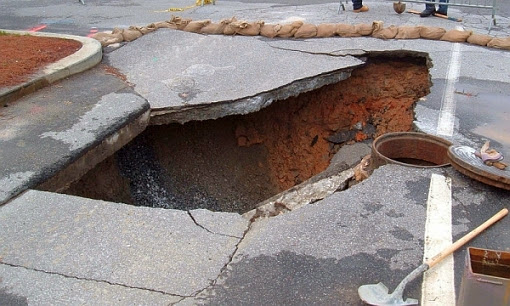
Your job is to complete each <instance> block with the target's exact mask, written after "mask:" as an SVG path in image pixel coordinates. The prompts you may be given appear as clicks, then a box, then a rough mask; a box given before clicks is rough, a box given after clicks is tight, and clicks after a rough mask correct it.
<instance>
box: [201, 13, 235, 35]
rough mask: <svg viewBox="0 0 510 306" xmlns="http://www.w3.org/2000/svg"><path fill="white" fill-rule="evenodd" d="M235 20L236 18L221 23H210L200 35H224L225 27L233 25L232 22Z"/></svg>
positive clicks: (223, 20)
mask: <svg viewBox="0 0 510 306" xmlns="http://www.w3.org/2000/svg"><path fill="white" fill-rule="evenodd" d="M233 19H235V17H233V18H231V19H222V20H220V23H210V24H208V25H206V26H205V27H203V28H202V29H200V33H204V34H223V31H224V30H225V27H226V26H227V24H229V23H231V22H232V20H233Z"/></svg>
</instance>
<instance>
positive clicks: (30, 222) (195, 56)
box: [0, 0, 510, 305]
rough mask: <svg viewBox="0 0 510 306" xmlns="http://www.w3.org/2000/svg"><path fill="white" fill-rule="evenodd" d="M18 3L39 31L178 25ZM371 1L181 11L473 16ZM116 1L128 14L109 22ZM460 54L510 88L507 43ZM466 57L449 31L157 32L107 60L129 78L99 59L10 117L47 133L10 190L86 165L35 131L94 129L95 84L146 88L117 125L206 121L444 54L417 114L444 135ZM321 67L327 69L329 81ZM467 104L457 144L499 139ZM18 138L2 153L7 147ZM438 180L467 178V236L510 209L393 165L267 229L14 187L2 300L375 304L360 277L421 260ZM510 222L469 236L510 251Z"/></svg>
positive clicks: (136, 9) (491, 192)
mask: <svg viewBox="0 0 510 306" xmlns="http://www.w3.org/2000/svg"><path fill="white" fill-rule="evenodd" d="M138 2H140V3H138ZM9 3H10V4H9V5H7V7H8V8H9V10H6V11H5V12H9V13H10V12H11V11H12V14H11V16H8V17H6V18H0V24H2V23H4V25H5V24H7V25H9V24H18V23H19V22H21V24H23V25H24V23H23V22H24V21H27V20H28V21H30V22H32V23H40V22H43V21H44V19H45V18H46V19H48V18H51V19H53V20H61V19H62V20H68V19H70V18H69V16H73V17H72V18H71V19H74V25H75V26H76V28H72V27H71V26H70V25H69V24H68V23H60V25H61V26H62V27H59V24H58V23H54V24H50V25H49V28H48V30H51V29H55V30H57V31H65V32H67V31H75V32H80V33H81V34H86V33H87V31H88V30H89V29H90V27H91V26H96V27H98V28H100V29H109V30H111V29H112V28H113V27H117V26H118V27H122V26H128V25H131V24H143V25H145V24H148V23H150V22H154V21H158V20H162V19H168V14H161V13H154V12H153V9H156V8H158V9H164V8H167V7H168V1H162V0H161V1H153V2H150V4H149V2H147V1H143V2H141V1H135V0H133V1H130V2H129V3H128V4H125V5H123V6H122V7H120V6H119V4H118V1H102V2H100V3H99V1H95V2H94V1H93V0H90V1H87V3H91V5H90V6H81V5H80V4H79V3H75V5H72V4H63V3H60V2H58V3H57V1H53V0H49V1H48V3H49V5H47V4H48V3H42V4H41V3H36V1H32V2H31V3H30V5H28V4H27V5H26V6H24V7H22V8H19V5H18V4H17V2H15V1H9ZM97 3H99V4H100V5H98V4H97ZM181 4H182V6H184V5H185V4H189V3H188V2H187V1H183V0H182V1H177V2H176V6H177V5H181ZM366 4H368V5H369V6H370V11H369V12H367V13H366V14H365V13H364V14H352V13H351V12H347V11H346V12H341V13H340V14H338V12H337V8H338V3H325V4H317V5H287V6H285V5H273V4H268V3H238V2H234V1H218V3H217V5H216V6H211V5H208V6H205V7H203V8H197V9H194V10H189V11H185V12H183V13H182V14H180V15H181V16H183V17H190V18H193V19H194V20H198V19H205V18H211V19H213V20H220V19H222V18H227V17H231V16H234V15H235V16H237V17H238V18H239V19H247V20H256V19H264V20H265V21H266V22H284V21H288V20H290V19H289V18H295V17H299V18H304V19H305V20H307V21H308V22H311V23H319V22H346V23H352V24H357V23H363V22H371V21H373V20H375V19H381V20H384V22H385V24H407V25H416V24H421V23H424V24H428V25H434V26H440V27H445V28H454V27H456V26H457V25H459V24H458V23H453V22H450V21H447V20H442V19H439V18H425V19H423V18H419V17H417V16H415V15H411V14H402V15H396V14H395V13H394V12H393V9H392V8H391V5H390V3H389V2H387V3H382V2H370V1H366ZM0 6H1V5H0ZM408 8H414V9H417V8H418V9H419V8H421V5H416V6H413V5H412V4H409V3H408ZM106 11H109V12H111V15H112V16H104V14H105V13H104V12H106ZM450 12H451V13H452V14H453V15H455V16H461V17H463V19H464V23H462V25H463V26H464V27H466V28H467V29H474V30H475V31H476V32H478V33H480V34H485V33H486V32H487V25H488V19H487V16H486V15H482V14H471V13H466V12H464V11H462V10H459V9H456V8H451V10H450ZM3 14H6V13H3ZM102 14H103V15H102ZM41 15H43V16H41ZM509 20H510V19H509V18H508V17H504V16H499V17H498V23H499V24H498V27H495V29H494V30H493V31H492V33H491V34H494V35H499V36H508V35H509V34H510V30H509V28H508V24H509ZM459 48H460V50H461V54H462V63H463V65H462V66H461V71H460V82H461V83H462V84H461V85H462V86H466V87H467V89H468V90H469V92H474V91H476V92H481V93H484V92H485V91H490V93H498V94H500V95H502V96H503V97H508V96H509V95H510V86H509V84H508V79H509V76H510V75H509V73H508V71H510V66H509V65H510V64H509V63H510V53H509V52H507V51H501V50H494V49H488V48H482V47H478V46H473V45H467V44H462V45H461V46H460V47H459ZM161 50H170V51H171V52H163V51H161ZM451 50H452V44H451V43H448V42H441V41H424V40H409V41H403V40H398V41H397V40H388V41H386V40H379V39H372V38H342V39H340V38H329V39H308V40H280V39H275V40H267V39H262V38H260V37H257V38H251V37H223V36H204V35H198V34H192V33H185V32H177V31H163V30H159V31H157V32H155V33H151V34H150V35H146V36H144V37H142V38H140V39H138V40H136V41H134V42H132V43H129V44H126V45H124V46H122V47H121V48H119V49H117V50H113V51H112V50H110V51H109V53H108V54H107V55H106V56H105V59H104V63H107V64H110V65H113V66H115V67H116V68H118V69H119V70H120V71H121V72H122V73H124V74H125V75H126V77H127V78H128V81H129V82H130V83H131V84H130V85H128V84H126V83H123V82H121V81H120V80H119V79H117V78H116V77H114V76H112V75H108V76H107V75H105V74H104V73H102V72H98V71H100V70H99V69H92V70H91V71H89V72H87V73H84V74H82V75H81V76H76V77H73V78H70V79H68V80H65V81H63V82H61V83H60V84H59V86H62V87H61V88H57V87H51V88H47V89H44V90H42V91H40V92H39V95H37V94H36V95H34V96H31V97H26V98H24V100H23V101H24V102H27V104H26V105H28V106H30V105H31V103H38V104H39V105H43V104H44V103H47V104H50V105H49V106H48V109H50V108H52V113H51V116H47V115H46V114H45V113H41V114H32V115H33V117H30V118H29V119H26V118H25V119H26V120H23V122H22V124H21V123H20V125H19V126H18V125H16V126H13V125H9V126H8V127H9V128H10V130H8V131H10V132H11V133H12V135H15V134H16V133H21V132H20V131H24V132H26V131H27V130H29V128H34V127H35V130H36V132H37V133H36V134H35V136H34V137H33V138H27V137H28V136H27V135H28V133H27V134H23V135H21V136H22V139H21V140H23V141H24V142H26V144H27V145H29V146H31V147H32V146H33V147H34V148H33V149H32V148H31V147H24V148H23V149H22V151H21V152H23V153H26V152H28V151H29V149H30V153H31V154H32V155H34V156H35V157H36V158H35V159H36V163H35V164H32V163H30V162H28V159H27V161H25V160H23V161H22V162H20V159H19V158H21V157H23V158H25V157H26V158H28V157H27V156H25V155H16V154H13V159H12V162H8V163H5V164H8V165H9V167H12V168H13V169H17V168H16V167H20V170H16V171H15V172H16V173H14V174H13V175H12V176H10V175H7V176H5V177H3V178H0V183H1V185H2V186H0V191H2V188H3V187H5V186H9V184H13V185H15V187H20V186H21V187H20V188H21V189H23V190H26V189H31V188H33V187H35V186H37V184H31V185H30V186H28V187H27V185H22V184H25V180H26V177H27V176H29V175H31V174H32V171H35V170H40V171H42V170H47V169H48V168H45V167H47V166H48V164H50V165H51V166H52V169H53V171H56V170H55V169H56V168H58V167H60V166H62V165H61V164H59V165H57V166H55V164H56V162H55V161H53V160H51V159H50V158H48V159H49V161H47V162H46V159H44V158H42V157H45V158H46V157H51V158H53V157H55V158H56V157H61V156H64V157H65V158H66V159H70V158H71V157H76V156H79V155H80V154H83V153H84V152H85V151H86V149H88V147H86V146H84V147H83V146H82V148H81V149H80V150H77V151H76V152H73V154H74V155H72V154H69V148H68V146H65V147H61V146H60V143H59V142H57V141H55V140H52V139H50V138H51V137H46V138H44V141H49V140H52V141H53V142H52V143H49V144H48V143H45V145H47V147H44V149H41V147H38V146H37V144H38V142H37V141H39V140H40V139H39V138H40V137H39V135H40V134H41V129H39V127H40V126H39V125H37V124H40V123H44V122H50V123H51V124H48V126H43V127H44V128H47V130H44V131H45V132H56V131H58V130H62V129H64V130H65V127H66V126H68V127H72V126H74V124H75V123H79V122H80V120H79V117H80V116H82V115H83V113H86V112H87V109H85V107H84V105H85V104H86V103H90V106H88V107H89V108H92V107H93V106H94V105H95V104H96V103H97V101H91V98H90V95H91V93H90V92H91V89H93V91H94V92H95V93H94V95H96V96H97V97H95V98H97V99H99V100H101V99H100V97H110V99H104V100H105V101H104V102H105V103H107V104H108V105H105V109H108V107H107V106H113V105H117V104H115V103H114V102H115V101H114V100H115V99H113V98H116V97H123V96H130V98H131V99H132V100H133V105H134V106H129V105H126V104H125V103H122V105H123V106H125V107H126V108H128V109H127V110H126V111H125V112H122V114H121V115H119V114H117V113H113V114H111V115H114V118H121V117H122V119H125V118H126V117H128V116H134V115H133V114H136V115H137V116H139V115H140V113H142V112H145V111H146V110H147V108H148V104H150V105H151V107H152V109H153V111H152V115H153V116H152V118H151V123H154V124H164V123H167V122H187V121H189V120H192V119H193V120H204V119H211V118H217V117H222V116H227V115H231V114H244V113H249V112H253V111H256V110H258V109H260V108H263V107H265V106H266V105H267V104H269V103H272V101H274V100H277V99H283V98H285V97H288V96H291V95H295V94H297V93H299V92H302V91H305V90H310V89H313V88H318V87H320V86H322V85H324V84H328V83H331V82H336V81H338V80H340V79H343V78H347V77H348V76H349V73H350V69H353V68H355V67H356V66H357V65H362V64H363V56H364V55H365V54H366V53H367V52H387V51H392V52H393V54H410V53H411V54H418V55H420V56H428V57H429V58H430V60H431V62H432V64H433V65H434V66H433V67H432V68H431V69H430V74H431V78H432V81H433V83H434V85H433V87H432V88H431V94H430V95H429V96H427V97H426V98H424V100H423V101H420V103H419V104H418V105H417V107H416V122H415V124H416V126H417V129H419V130H421V131H424V132H427V133H431V134H433V133H435V126H436V123H437V122H436V120H437V117H438V113H439V111H440V108H441V105H440V101H441V95H442V94H443V91H442V89H443V87H444V83H445V77H446V75H447V69H448V65H449V60H450V55H451ZM318 74H320V75H321V78H315V76H316V75H318ZM112 79H113V80H112ZM466 84H467V85H469V86H467V85H466ZM459 86H460V85H459ZM462 86H460V87H462ZM190 88H191V89H192V90H191V91H192V92H193V93H194V94H195V96H194V98H193V99H192V100H183V99H182V98H181V97H180V96H179V93H180V91H182V90H183V89H184V90H185V91H186V90H189V89H190ZM459 92H463V91H462V90H460V91H459ZM126 93H129V95H126ZM112 94H113V95H112ZM62 96H65V97H71V98H72V99H71V98H69V99H66V101H67V100H72V101H74V102H75V103H74V104H72V107H73V108H76V109H77V114H78V115H76V114H74V116H73V117H71V118H68V119H69V120H68V121H67V122H63V121H62V117H63V116H64V115H65V114H66V112H68V111H69V110H68V109H67V108H62V107H60V106H59V105H53V103H51V102H53V99H55V100H58V98H59V97H62ZM48 97H49V98H48ZM54 97H55V98H54ZM98 97H99V98H98ZM468 98H469V97H467V96H463V97H462V99H466V100H462V101H461V100H459V101H460V102H459V103H458V110H459V112H458V113H457V114H456V116H457V117H456V118H455V120H456V121H455V122H456V125H455V134H454V136H453V137H452V139H450V140H451V141H452V142H454V143H459V144H465V145H475V144H477V143H479V142H480V141H481V139H482V138H484V137H489V138H490V135H489V136H486V135H479V134H477V133H475V132H473V127H472V126H470V124H471V125H472V122H476V123H477V124H487V121H488V120H487V118H488V117H487V115H486V113H485V112H480V111H479V110H477V109H476V108H475V109H471V108H468V107H467V105H469V106H471V105H472V104H473V100H467V99H468ZM59 101H60V100H59ZM117 102H118V101H117ZM110 103H112V104H110ZM28 106H27V107H28ZM70 107H71V106H70ZM11 109H13V108H9V110H11ZM137 109H138V110H137ZM22 111H26V110H22ZM98 112H99V113H100V115H101V116H103V115H105V116H106V115H107V114H104V113H103V112H106V111H103V110H98ZM20 118H21V117H20ZM77 118H78V119H77ZM0 119H2V118H0ZM116 124H117V125H116V126H117V127H118V126H121V125H122V124H124V121H122V120H120V119H118V120H117V121H116ZM80 127H81V126H80ZM88 127H89V128H91V127H90V126H88ZM106 129H107V128H106ZM13 130H15V131H13ZM3 132H5V130H4V131H3ZM15 132H16V133H15ZM78 132H79V131H78ZM108 132H109V130H108V129H107V131H103V132H102V133H101V134H99V133H98V132H95V136H96V139H95V140H97V141H101V140H102V139H103V138H104V137H105V135H106V134H108ZM2 135H3V136H5V134H2V133H0V136H2ZM9 135H11V134H9ZM51 135H54V134H51ZM21 136H20V137H21ZM13 139H14V140H13V141H12V143H13V146H18V144H20V143H21V142H20V141H18V140H19V138H13ZM27 139H28V140H27ZM83 140H86V139H83ZM495 143H496V142H495ZM3 145H4V143H2V147H1V148H0V151H1V150H5V149H4V146H3ZM89 145H91V144H89ZM57 149H58V150H57ZM2 152H5V151H2ZM16 152H18V151H16ZM38 153H39V154H40V155H37V154H38ZM41 164H42V166H41ZM43 166H44V167H43ZM38 167H39V168H38ZM432 174H441V175H444V176H446V177H449V178H451V180H452V199H453V200H452V201H453V208H452V215H453V218H452V219H453V220H452V221H453V224H452V231H453V236H454V237H453V238H454V239H457V238H459V237H461V236H462V235H463V234H465V233H466V232H467V231H468V230H470V229H473V228H474V227H476V226H478V225H479V224H480V223H482V222H483V221H485V220H486V219H487V218H488V217H490V216H492V215H493V214H494V213H495V212H496V211H499V210H500V209H501V208H502V207H508V203H509V200H510V195H509V193H508V192H507V191H503V190H499V189H496V188H492V187H490V186H486V185H484V184H481V183H478V182H475V181H473V180H471V179H469V178H467V177H465V176H463V175H461V174H460V173H458V172H456V171H455V170H453V169H451V168H447V169H414V168H405V167H401V166H395V165H389V166H384V167H381V168H379V169H378V170H376V171H375V172H374V174H373V176H372V177H370V178H369V179H368V180H366V181H364V182H362V183H360V184H358V185H355V186H354V187H352V188H349V189H347V190H345V191H342V192H334V193H333V194H331V195H329V196H328V197H326V198H325V199H324V200H320V201H316V202H314V203H313V204H307V205H304V206H303V207H301V208H299V209H296V210H293V211H291V212H288V213H285V214H282V215H278V216H275V217H272V218H266V219H260V220H257V221H256V222H250V221H248V220H247V219H245V218H243V217H242V216H240V215H238V214H233V213H219V212H211V211H207V210H191V211H181V210H165V209H157V208H148V207H135V206H129V205H126V204H122V203H110V202H103V201H98V200H92V199H85V198H79V197H73V196H68V195H61V194H55V193H50V192H43V191H35V190H28V191H26V192H24V193H22V194H20V195H19V196H17V197H13V198H12V199H11V198H10V196H11V194H9V195H8V196H9V199H8V201H7V203H6V204H5V205H3V206H0V304H6V305H24V304H31V305H48V304H51V305H82V304H90V305H100V304H115V305H133V304H136V305H171V304H175V305H196V304H210V305H264V304H270V305H278V304H280V305H359V304H360V301H359V297H358V295H357V292H356V289H357V288H358V286H359V285H361V284H367V283H374V282H377V281H382V282H384V283H385V284H386V285H388V287H394V286H395V285H396V284H397V283H398V282H399V281H400V280H401V279H402V278H403V277H404V276H405V275H406V274H407V273H409V272H410V271H411V270H412V269H414V267H416V266H417V265H419V264H420V263H421V262H422V260H423V246H424V223H425V216H426V206H425V203H426V201H427V194H428V188H429V183H430V177H431V175H432ZM37 178H38V179H41V178H40V177H37ZM38 183H40V182H38ZM335 188H336V187H335ZM16 190H18V189H16ZM0 195H1V194H0ZM6 197H7V196H6ZM508 228H510V218H509V217H507V218H505V219H503V220H502V221H500V222H499V223H498V224H496V225H495V226H493V227H492V228H491V229H489V230H488V231H486V232H484V233H483V234H482V235H480V236H479V237H477V238H476V239H474V240H473V241H472V242H470V244H469V246H477V247H482V248H489V249H503V250H509V248H510V235H508ZM465 251H466V248H465V247H464V248H462V249H461V250H459V251H458V252H457V253H456V254H455V256H454V259H455V289H456V292H457V293H458V292H459V286H460V283H461V277H462V271H463V270H464V260H465ZM420 284H421V283H420V282H419V281H416V282H414V283H413V284H411V285H410V286H409V288H408V291H406V295H408V296H411V297H415V298H418V297H419V296H420V295H421V292H420V288H421V286H420Z"/></svg>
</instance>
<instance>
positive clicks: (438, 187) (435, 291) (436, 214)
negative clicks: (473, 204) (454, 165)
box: [420, 174, 455, 306]
mask: <svg viewBox="0 0 510 306" xmlns="http://www.w3.org/2000/svg"><path fill="white" fill-rule="evenodd" d="M450 244H452V190H451V179H450V178H448V177H445V176H443V175H439V174H432V177H431V179H430V189H429V195H428V199H427V220H426V221H425V250H424V254H423V258H424V261H427V260H428V259H430V258H432V257H433V256H435V255H436V254H438V253H439V252H441V251H442V250H443V249H445V248H446V247H448V246H449V245H450ZM421 290H422V292H421V303H420V305H441V306H449V305H455V284H454V265H453V255H450V256H448V257H446V258H445V259H444V260H443V261H441V262H440V263H438V264H437V265H436V266H434V267H432V268H431V269H430V270H429V271H427V272H425V274H424V275H423V283H422V289H421Z"/></svg>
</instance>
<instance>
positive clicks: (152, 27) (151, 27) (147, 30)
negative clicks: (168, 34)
mask: <svg viewBox="0 0 510 306" xmlns="http://www.w3.org/2000/svg"><path fill="white" fill-rule="evenodd" d="M157 29H158V28H157V27H156V25H155V24H154V23H151V24H148V25H147V26H145V27H141V28H139V30H140V32H142V34H143V35H145V34H147V33H150V32H154V31H156V30H157Z"/></svg>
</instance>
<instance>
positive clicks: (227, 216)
mask: <svg viewBox="0 0 510 306" xmlns="http://www.w3.org/2000/svg"><path fill="white" fill-rule="evenodd" d="M189 214H190V215H191V217H192V218H193V220H194V221H195V222H196V223H197V225H199V226H202V227H203V228H204V229H206V230H207V231H210V232H212V233H214V234H218V235H226V236H233V237H237V238H243V235H244V233H245V232H246V230H247V229H248V225H249V222H248V221H247V220H246V219H244V218H242V217H241V216H240V215H239V214H236V213H226V212H211V211H210V210H207V209H193V210H190V211H189Z"/></svg>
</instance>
